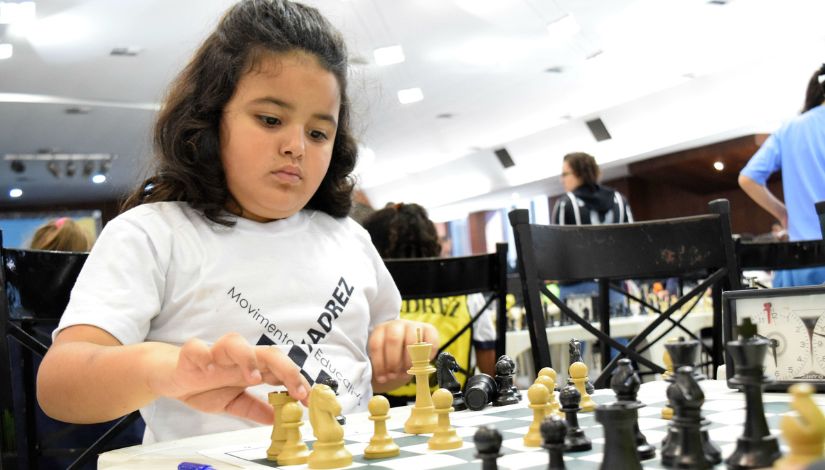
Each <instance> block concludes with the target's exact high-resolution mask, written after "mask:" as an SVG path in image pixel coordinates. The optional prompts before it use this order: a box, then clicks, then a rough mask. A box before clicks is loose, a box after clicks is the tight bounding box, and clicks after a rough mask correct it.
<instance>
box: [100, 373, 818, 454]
mask: <svg viewBox="0 0 825 470" xmlns="http://www.w3.org/2000/svg"><path fill="white" fill-rule="evenodd" d="M700 384H701V386H702V389H703V390H704V392H705V395H706V403H707V402H708V401H711V400H713V401H719V402H721V403H723V402H724V401H725V400H736V401H738V402H741V401H743V400H744V398H743V395H742V394H740V393H738V392H736V391H734V390H731V389H729V388H728V387H727V386H726V384H725V382H723V381H717V380H706V381H703V382H700ZM667 385H668V383H667V382H664V381H657V382H648V383H645V384H643V385H642V388H641V390H640V391H639V400H640V401H642V402H644V403H655V402H661V401H662V399H663V397H664V396H665V389H666V387H667ZM612 393H613V392H612V391H611V390H609V389H605V390H597V391H596V392H595V395H597V396H598V395H612ZM765 395H766V397H767V396H769V395H770V396H772V397H773V398H772V399H773V401H777V400H779V401H787V400H788V395H787V394H775V393H774V394H765ZM816 399H817V401H818V402H822V401H823V400H824V399H825V398H823V397H820V396H817V398H816ZM525 400H526V397H525ZM524 403H526V401H523V402H522V404H520V405H513V406H526V405H525V404H524ZM717 405H719V403H717ZM409 413H410V412H409V408H408V407H400V408H392V409H391V410H390V421H389V422H388V423H387V424H388V427H389V428H390V429H392V428H397V427H402V426H403V422H404V421H405V420H406V419H407V418H408V417H409ZM461 413H462V414H465V413H473V412H469V411H462V412H461ZM479 413H481V412H479ZM367 418H368V414H367V413H356V414H352V415H349V416H347V424H346V425H345V429H346V433H347V435H348V436H349V435H350V434H352V433H362V435H366V436H367V438H366V440H368V436H370V435H371V430H372V423H371V422H370V421H369V420H368V419H367ZM271 432H272V428H271V427H269V426H264V427H257V428H251V429H246V430H242V431H233V432H226V433H219V434H211V435H205V436H198V437H192V438H188V439H181V440H177V441H169V442H162V443H156V444H151V445H141V446H133V447H127V448H124V449H118V450H113V451H110V452H107V453H104V454H102V455H100V458H99V459H98V468H100V469H119V470H125V469H176V468H177V465H178V464H179V463H180V462H184V461H188V462H198V463H205V464H211V465H212V466H214V467H215V468H216V469H237V468H243V466H242V465H233V464H230V463H226V462H224V461H221V460H217V459H215V458H210V457H208V456H207V455H208V454H210V452H209V450H210V449H212V450H214V449H216V448H222V447H227V446H245V445H251V444H258V445H259V444H260V443H261V442H267V441H268V440H269V438H270V434H271ZM302 433H303V436H304V438H307V436H309V437H310V438H311V436H312V433H311V429H310V428H309V424H308V423H305V427H304V428H303V430H302Z"/></svg>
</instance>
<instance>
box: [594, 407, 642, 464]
mask: <svg viewBox="0 0 825 470" xmlns="http://www.w3.org/2000/svg"><path fill="white" fill-rule="evenodd" d="M596 421H598V422H599V423H601V425H602V426H603V427H604V429H605V432H604V456H603V458H602V464H601V466H599V469H601V470H606V469H608V468H613V467H615V466H616V464H617V463H620V464H621V468H622V470H641V468H642V462H641V460H639V453H638V452H637V451H636V438H635V436H634V432H633V426H634V424H635V425H636V426H637V427H638V422H639V415H638V411H637V408H633V407H627V406H623V405H621V404H612V405H606V406H605V405H602V406H598V407H596Z"/></svg>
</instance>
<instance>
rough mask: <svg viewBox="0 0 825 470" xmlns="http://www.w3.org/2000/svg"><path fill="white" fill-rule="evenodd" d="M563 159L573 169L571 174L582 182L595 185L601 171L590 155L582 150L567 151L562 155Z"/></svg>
mask: <svg viewBox="0 0 825 470" xmlns="http://www.w3.org/2000/svg"><path fill="white" fill-rule="evenodd" d="M564 161H565V162H567V165H568V166H570V169H571V170H573V174H574V175H576V177H578V178H579V179H581V180H582V184H585V185H588V186H595V185H597V184H598V183H599V177H601V171H600V170H599V164H598V163H596V159H595V158H594V157H593V156H592V155H590V154H588V153H584V152H573V153H568V154H567V155H565V156H564Z"/></svg>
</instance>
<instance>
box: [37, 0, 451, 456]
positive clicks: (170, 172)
mask: <svg viewBox="0 0 825 470" xmlns="http://www.w3.org/2000/svg"><path fill="white" fill-rule="evenodd" d="M347 67H348V66H347V51H346V47H345V44H344V39H343V38H342V37H341V35H340V33H338V31H336V30H335V28H334V27H333V26H332V25H331V24H330V23H329V22H328V21H327V20H326V19H325V18H324V17H323V16H322V15H321V13H320V12H319V11H318V10H317V9H315V8H312V7H309V6H306V5H302V4H299V3H295V2H291V1H286V0H242V1H239V2H236V3H233V5H232V7H231V8H230V9H229V10H228V12H227V13H226V15H225V16H224V17H223V18H222V19H221V20H220V22H219V23H218V25H217V27H216V29H215V30H214V32H213V33H212V34H210V35H209V36H208V37H207V38H206V39H205V41H204V43H203V44H202V45H201V46H200V48H199V49H198V50H197V51H196V52H195V55H194V57H193V58H192V60H191V62H190V63H189V64H188V65H187V66H186V67H185V68H184V70H183V72H182V73H181V74H180V75H179V76H178V77H177V79H176V80H175V81H174V82H173V84H172V86H171V90H170V92H169V95H168V97H167V99H166V101H165V103H164V106H163V107H162V109H161V110H160V112H159V114H158V118H157V119H158V120H157V123H156V125H155V157H156V161H155V163H156V167H155V169H154V172H153V175H152V176H150V178H149V179H147V180H145V181H144V182H143V183H142V184H140V185H139V186H138V187H137V188H136V189H135V190H134V192H133V193H132V194H131V196H130V197H129V199H127V201H126V203H125V208H126V209H127V210H126V211H125V212H123V213H122V214H120V215H119V216H118V217H116V218H115V219H113V220H112V221H110V222H109V223H108V224H106V227H105V228H104V229H103V232H102V233H101V235H100V237H99V238H98V240H97V242H96V243H95V246H94V248H93V249H92V251H91V253H90V254H89V257H88V259H87V260H86V262H85V264H84V265H83V270H82V271H81V273H80V275H79V277H78V279H77V282H76V284H75V286H74V289H73V290H72V294H71V299H70V300H69V304H68V306H67V308H66V311H65V312H64V314H63V316H62V317H61V319H60V324H59V325H58V327H57V329H56V330H55V333H54V335H55V336H54V343H53V344H52V346H51V347H50V348H49V350H48V352H47V353H46V356H45V357H44V358H43V362H42V364H41V366H40V369H39V371H38V376H37V398H38V401H39V403H40V406H41V407H42V408H43V410H44V411H45V412H46V413H47V414H48V415H50V416H52V417H54V418H55V419H59V420H61V421H66V422H73V423H93V422H102V421H108V420H111V419H114V418H117V417H120V416H123V415H126V414H128V413H130V412H132V411H134V410H137V409H140V411H141V415H142V416H143V419H144V421H145V422H146V433H145V435H144V443H152V442H158V441H169V440H175V439H182V438H185V437H190V436H196V435H202V434H210V433H215V432H223V431H232V430H237V429H245V428H250V427H253V426H259V425H261V424H270V425H271V424H272V422H273V413H272V406H271V405H270V404H269V402H268V401H267V394H268V393H269V392H272V391H273V390H275V388H274V386H279V387H285V388H286V390H287V392H288V393H289V395H290V396H291V397H292V398H293V399H295V400H299V401H302V402H303V403H304V404H305V405H306V404H307V399H308V395H309V391H310V386H311V385H312V384H313V383H317V382H323V380H324V379H326V378H329V377H332V378H335V379H336V380H338V383H339V384H340V389H339V397H338V400H339V402H340V404H341V407H342V411H343V413H344V414H346V413H352V412H355V411H365V410H366V408H367V403H368V402H369V400H370V397H371V396H372V394H373V392H374V391H376V392H380V391H384V390H392V389H394V388H396V387H398V386H400V385H402V384H404V383H406V382H407V380H408V376H407V374H406V371H407V369H408V368H409V367H411V365H412V363H411V361H410V358H409V357H408V354H407V353H406V345H407V344H410V343H415V342H417V341H418V333H419V332H420V334H421V336H422V337H423V338H422V339H423V340H424V341H428V342H431V343H433V344H434V349H437V348H438V334H437V332H436V331H435V329H434V328H433V327H432V326H431V325H428V324H424V323H417V322H411V321H407V320H401V319H398V312H399V310H400V308H401V297H400V295H399V293H398V289H397V288H396V287H395V283H394V282H393V280H392V277H391V276H390V274H389V272H388V271H387V269H386V267H385V266H384V263H383V262H382V260H381V257H380V256H379V255H378V253H377V252H376V250H375V247H374V246H373V245H372V243H371V242H370V239H369V235H368V234H367V232H366V231H364V229H363V228H361V227H360V226H359V225H358V224H357V223H356V222H355V221H354V220H352V219H350V218H348V217H347V214H348V213H349V210H350V206H351V204H352V189H353V181H352V179H351V177H350V173H351V172H352V170H353V168H354V166H355V163H356V157H357V147H356V144H355V141H354V139H353V137H352V133H351V132H352V130H351V121H350V119H351V115H350V104H349V100H348V98H347V71H348V68H347Z"/></svg>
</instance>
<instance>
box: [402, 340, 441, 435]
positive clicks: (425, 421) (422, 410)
mask: <svg viewBox="0 0 825 470" xmlns="http://www.w3.org/2000/svg"><path fill="white" fill-rule="evenodd" d="M416 333H417V334H418V342H417V343H415V344H409V345H407V354H409V355H410V359H412V367H411V368H410V370H408V371H407V373H408V374H410V375H414V376H415V405H413V407H412V410H411V412H410V417H409V418H407V422H405V423H404V432H406V433H407V434H426V433H431V432H433V431H434V430H435V425H436V415H435V411H434V410H435V409H434V408H433V399H432V395H430V374H432V373H433V372H435V368H434V367H432V366H431V365H430V351H431V350H432V348H433V345H432V344H430V343H425V342H423V340H422V339H421V330H420V329H419V330H417V331H416Z"/></svg>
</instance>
